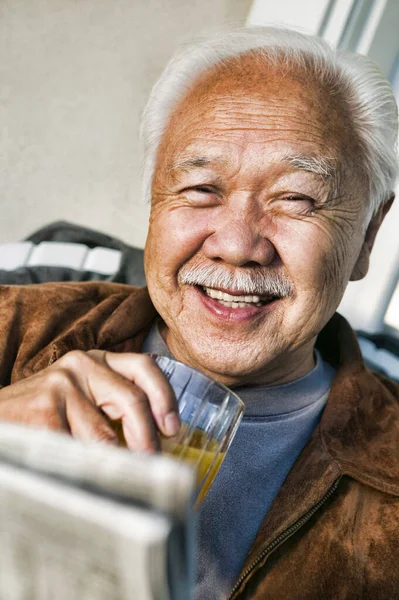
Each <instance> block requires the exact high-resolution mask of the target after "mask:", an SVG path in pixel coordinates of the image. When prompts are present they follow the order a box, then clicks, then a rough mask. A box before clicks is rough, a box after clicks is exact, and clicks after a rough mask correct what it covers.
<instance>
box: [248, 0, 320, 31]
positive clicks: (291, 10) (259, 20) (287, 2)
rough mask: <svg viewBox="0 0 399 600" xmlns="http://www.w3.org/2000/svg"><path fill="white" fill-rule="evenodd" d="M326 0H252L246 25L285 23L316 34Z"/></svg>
mask: <svg viewBox="0 0 399 600" xmlns="http://www.w3.org/2000/svg"><path fill="white" fill-rule="evenodd" d="M327 5H328V0H305V1H303V0H254V1H253V3H252V8H251V11H250V13H249V15H248V20H247V24H248V25H251V26H252V25H271V24H273V25H285V26H286V27H292V28H294V29H300V30H302V31H304V32H306V33H311V34H316V33H317V32H318V30H319V26H320V24H321V21H322V19H323V16H324V13H325V10H326V7H327Z"/></svg>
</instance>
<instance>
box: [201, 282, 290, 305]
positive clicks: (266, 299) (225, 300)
mask: <svg viewBox="0 0 399 600" xmlns="http://www.w3.org/2000/svg"><path fill="white" fill-rule="evenodd" d="M197 287H198V289H199V290H200V291H201V292H202V293H203V294H205V295H206V296H209V297H210V298H212V299H213V300H216V301H217V302H218V303H219V304H221V305H222V306H226V307H227V308H233V309H237V308H248V307H250V306H257V307H260V306H265V305H266V304H270V303H271V302H273V301H275V300H278V299H279V297H278V296H271V295H263V296H257V295H255V294H245V295H244V294H240V292H235V293H233V294H231V293H227V292H224V291H222V290H217V289H214V288H208V287H205V286H197Z"/></svg>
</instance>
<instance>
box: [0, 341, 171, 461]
mask: <svg viewBox="0 0 399 600" xmlns="http://www.w3.org/2000/svg"><path fill="white" fill-rule="evenodd" d="M105 415H107V416H105ZM107 417H109V419H111V420H118V419H121V421H122V425H123V434H124V437H125V440H126V443H127V445H128V447H129V448H131V449H133V450H146V451H151V450H154V449H156V448H158V446H159V440H158V434H157V429H158V430H159V431H160V432H161V433H163V434H164V435H166V436H170V435H174V434H175V433H177V430H178V428H179V424H180V420H179V413H178V407H177V403H176V398H175V395H174V393H173V390H172V388H171V386H170V384H169V382H168V381H167V379H166V377H165V375H164V374H163V373H162V371H161V370H160V369H159V367H158V366H157V364H156V363H155V362H154V360H153V359H152V358H151V357H149V356H147V355H146V354H133V353H126V354H116V353H112V352H105V351H102V350H91V351H90V352H82V351H80V350H74V351H72V352H69V353H68V354H66V355H65V356H63V357H62V358H60V359H59V360H58V361H57V362H56V363H54V364H53V365H51V366H50V367H48V368H47V369H44V370H43V371H40V372H39V373H37V374H35V375H32V376H31V377H28V378H27V379H24V380H22V381H19V382H18V383H14V384H12V385H10V386H8V387H5V388H3V389H1V390H0V419H1V420H4V421H18V422H20V423H26V424H30V425H36V426H38V427H46V428H49V429H56V430H61V431H67V432H69V433H71V434H72V435H73V436H75V437H78V438H80V439H84V440H98V441H103V442H108V443H113V444H117V443H118V436H117V434H116V433H115V431H114V430H113V428H112V427H111V425H110V422H109V419H108V418H107Z"/></svg>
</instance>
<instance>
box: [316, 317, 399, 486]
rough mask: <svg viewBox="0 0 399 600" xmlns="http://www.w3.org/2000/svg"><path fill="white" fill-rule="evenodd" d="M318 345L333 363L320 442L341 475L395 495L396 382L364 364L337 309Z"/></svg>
mask: <svg viewBox="0 0 399 600" xmlns="http://www.w3.org/2000/svg"><path fill="white" fill-rule="evenodd" d="M318 347H319V349H320V351H321V352H322V354H323V356H324V357H325V358H326V360H327V361H329V362H330V363H331V364H333V365H334V366H335V368H336V376H335V379H334V383H333V386H332V388H331V391H330V395H329V398H328V401H327V405H326V408H325V410H324V412H323V416H322V420H321V423H320V426H319V430H320V439H321V443H322V444H323V446H324V448H325V450H326V452H327V453H328V454H329V456H330V457H331V460H332V461H334V462H336V463H337V465H338V466H339V468H340V469H341V471H342V473H343V474H346V475H350V476H351V477H353V478H355V479H357V480H359V481H361V482H363V483H365V484H367V485H370V486H372V487H375V488H376V489H379V490H380V491H383V492H387V493H391V494H394V495H399V447H398V433H397V432H398V423H399V402H398V399H399V385H398V384H396V383H394V382H392V381H390V380H388V379H386V378H385V377H382V376H379V375H376V374H374V373H371V372H370V371H369V370H368V369H367V368H366V366H365V364H364V360H363V358H362V355H361V352H360V348H359V345H358V342H357V339H356V336H355V334H354V332H353V330H352V329H351V327H350V326H349V324H348V323H347V321H346V320H345V319H344V318H343V317H341V316H340V315H338V314H336V315H334V317H333V318H332V319H331V320H330V321H329V323H328V324H327V326H326V327H325V328H324V329H323V331H322V333H321V334H320V336H319V339H318Z"/></svg>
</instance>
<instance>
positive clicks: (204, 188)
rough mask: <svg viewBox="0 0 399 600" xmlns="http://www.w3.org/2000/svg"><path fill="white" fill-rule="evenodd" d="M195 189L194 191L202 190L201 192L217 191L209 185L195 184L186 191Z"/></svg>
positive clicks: (211, 192)
mask: <svg viewBox="0 0 399 600" xmlns="http://www.w3.org/2000/svg"><path fill="white" fill-rule="evenodd" d="M190 190H192V191H194V192H200V193H201V194H213V193H214V192H215V190H214V189H213V188H211V187H210V186H209V185H195V186H193V187H190V188H186V190H185V191H190Z"/></svg>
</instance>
